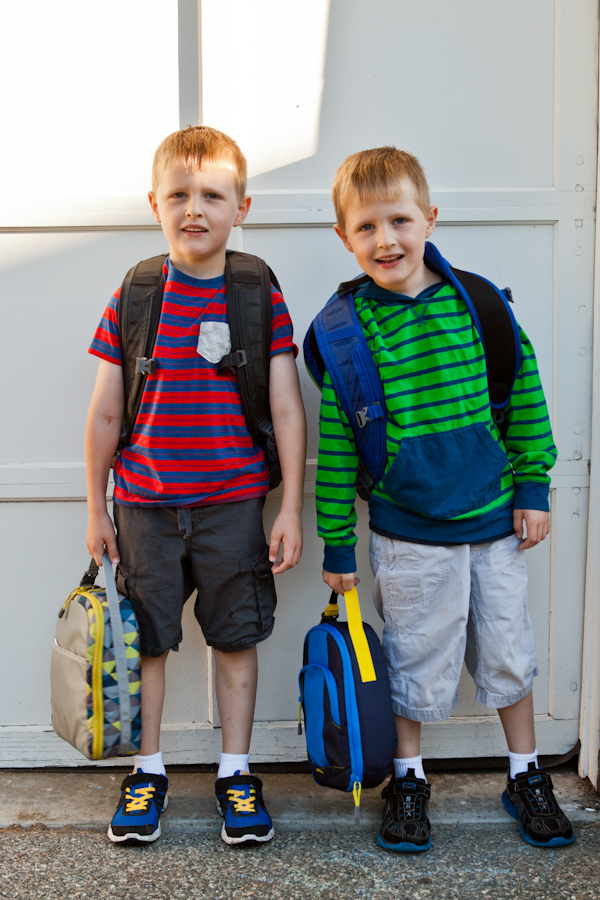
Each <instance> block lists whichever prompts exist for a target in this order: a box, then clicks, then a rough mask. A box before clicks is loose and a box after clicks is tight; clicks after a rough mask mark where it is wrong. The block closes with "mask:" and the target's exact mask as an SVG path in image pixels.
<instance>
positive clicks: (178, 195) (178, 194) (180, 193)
mask: <svg viewBox="0 0 600 900" xmlns="http://www.w3.org/2000/svg"><path fill="white" fill-rule="evenodd" d="M185 196H186V194H185V191H174V192H173V197H175V199H176V200H179V199H180V198H181V197H185Z"/></svg>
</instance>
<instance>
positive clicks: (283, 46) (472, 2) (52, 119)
mask: <svg viewBox="0 0 600 900" xmlns="http://www.w3.org/2000/svg"><path fill="white" fill-rule="evenodd" d="M200 5H201V16H200V26H201V29H200V30H201V35H202V37H201V45H200V52H199V53H198V41H197V39H196V24H195V22H196V20H197V10H196V5H195V0H179V3H176V2H175V0H144V2H141V0H105V2H104V3H103V4H101V5H96V4H94V5H92V4H82V3H76V2H74V0H61V2H58V3H57V4H54V5H53V6H52V7H49V6H47V5H46V4H42V3H23V4H21V5H19V6H17V5H14V7H12V8H11V9H8V10H3V19H4V21H3V25H4V33H5V41H4V48H3V54H2V58H1V59H0V75H1V76H3V84H4V85H5V86H8V89H5V90H4V91H3V98H2V100H1V101H0V102H1V103H2V104H3V108H2V115H3V122H4V125H5V133H6V134H9V135H10V139H9V140H5V141H3V143H2V145H1V146H0V161H1V162H2V164H3V170H4V171H5V173H9V176H10V177H8V178H7V179H6V180H7V188H8V189H7V190H3V192H2V195H1V196H0V273H1V276H2V288H3V290H2V304H3V310H2V311H3V324H4V327H3V328H2V330H1V332H0V350H1V353H0V360H1V363H0V364H1V365H2V367H3V369H2V374H3V383H4V384H5V386H6V388H7V389H5V391H4V392H3V396H2V421H3V423H4V428H3V429H2V433H1V435H0V500H3V501H4V502H0V533H1V535H2V538H3V539H2V541H0V561H1V562H2V566H1V567H0V606H1V608H2V613H3V616H4V623H5V629H6V630H5V634H8V635H9V640H8V641H5V653H4V654H3V655H2V657H1V658H0V683H2V684H3V693H2V696H1V699H0V764H1V763H3V764H5V765H41V764H52V765H65V764H69V765H74V764H78V763H84V762H85V760H84V759H83V758H81V759H78V757H77V754H76V753H75V751H70V749H69V748H68V747H67V745H64V744H62V742H60V741H59V740H58V739H57V738H55V737H54V736H53V734H52V733H51V732H50V727H49V726H50V712H49V687H48V680H47V674H48V660H49V651H50V643H51V637H52V632H53V627H54V620H55V616H56V612H57V610H58V607H59V605H60V604H61V603H62V601H63V600H64V597H65V596H66V594H67V593H68V591H69V590H70V589H71V588H72V587H73V586H74V585H75V584H76V583H77V581H78V580H79V578H80V577H81V574H82V572H83V569H84V568H85V566H86V564H87V555H86V551H85V505H84V502H83V498H84V481H83V422H84V416H85V410H86V407H87V403H88V400H89V396H90V393H91V388H92V384H93V379H94V373H95V362H94V360H93V359H92V358H91V357H89V356H87V355H86V352H85V350H86V348H87V345H88V344H89V341H90V339H91V336H92V334H93V331H94V328H95V326H96V323H97V321H98V319H99V317H100V315H101V312H102V310H103V307H104V305H105V303H106V301H107V299H108V297H109V296H110V294H111V293H112V291H113V290H114V288H115V287H116V286H117V285H118V284H119V283H120V281H121V279H122V276H123V274H124V272H125V271H126V269H127V268H128V267H129V266H130V265H131V264H132V263H133V262H135V261H136V260H137V259H140V258H142V257H145V256H150V255H153V254H154V253H156V252H159V251H161V250H163V249H164V241H163V238H162V234H161V232H160V231H159V230H158V229H157V228H156V227H155V226H154V223H153V220H152V218H151V217H150V214H149V212H148V210H147V201H146V196H145V195H146V191H147V189H148V186H149V177H150V166H151V160H152V154H153V152H154V149H155V146H156V145H157V144H158V142H159V141H160V140H161V139H162V138H163V137H164V136H165V135H166V134H168V133H169V132H170V131H172V130H174V129H175V128H177V127H179V124H180V117H183V120H184V123H185V122H187V121H190V119H191V118H192V117H193V111H194V109H195V108H196V106H198V108H199V109H200V108H201V109H202V114H203V121H205V122H206V123H207V124H210V125H213V126H215V127H218V128H222V129H223V130H226V131H228V132H229V133H231V134H232V136H233V137H235V138H236V139H238V140H239V142H240V145H241V146H242V149H243V150H244V151H245V152H246V154H247V156H248V160H249V165H250V171H251V175H252V177H251V180H250V188H251V193H252V196H253V204H252V210H251V214H250V216H249V219H248V221H247V224H246V225H245V226H244V228H243V230H242V229H237V230H236V232H235V234H234V236H233V238H232V245H234V246H236V245H237V246H239V247H240V249H245V250H247V251H249V252H256V253H259V254H260V255H264V256H265V257H266V258H267V259H268V260H269V262H270V264H271V265H272V266H273V268H274V270H275V271H276V272H277V274H278V276H279V278H280V281H281V283H282V285H283V289H284V293H285V295H286V298H287V300H288V304H289V306H290V309H291V312H292V316H293V319H294V322H295V327H296V335H297V338H298V341H299V342H301V340H302V337H303V334H304V331H305V329H306V326H307V325H308V322H309V321H310V319H311V318H312V316H313V315H314V314H315V313H316V311H317V310H318V308H319V307H320V306H321V305H322V304H323V302H324V301H325V300H326V299H327V297H328V296H329V295H330V293H331V292H332V291H333V290H334V289H335V287H336V286H337V284H338V283H339V282H340V281H341V280H344V279H345V278H347V277H348V276H351V275H353V274H354V273H355V270H356V265H355V262H354V261H353V258H352V257H351V256H350V255H349V254H348V253H347V252H346V251H345V250H344V248H343V246H342V244H341V243H340V242H339V241H338V239H337V238H336V236H335V234H334V233H333V230H332V228H331V224H332V222H333V210H332V205H331V201H330V197H329V185H330V182H331V178H332V176H333V173H334V171H335V169H336V167H337V165H338V164H339V162H341V160H342V159H343V158H344V157H345V156H346V155H348V154H349V153H351V152H354V151H355V150H358V149H362V148H364V147H367V146H377V145H380V144H384V143H394V144H396V145H397V146H399V147H402V148H404V149H407V150H410V151H412V152H415V153H417V155H418V156H419V157H420V158H421V160H422V162H423V164H424V166H425V170H426V172H427V175H428V177H429V180H430V184H431V188H432V194H433V198H434V201H435V202H436V203H438V205H439V206H440V225H439V228H438V230H437V232H436V235H435V241H436V243H437V244H438V245H439V247H440V249H441V250H442V251H443V252H444V253H445V254H446V255H447V256H448V257H449V258H450V260H451V261H452V262H453V263H454V264H456V265H459V266H462V267H465V268H469V267H471V268H474V269H475V270H477V271H480V272H481V273H482V274H484V275H487V276H488V277H490V278H491V279H492V280H495V281H498V282H499V283H500V284H501V285H502V286H503V285H504V284H509V285H510V286H511V287H512V288H513V291H514V294H515V299H516V312H517V315H518V318H519V319H520V320H521V322H522V324H523V325H524V327H525V329H526V330H527V332H528V333H529V334H530V336H531V338H532V339H533V341H534V343H535V346H536V349H537V351H538V358H539V361H540V368H541V372H542V376H543V379H544V383H545V387H546V392H547V396H548V399H549V403H550V408H551V415H552V419H553V425H554V428H555V431H556V435H557V441H558V445H559V451H560V459H559V463H558V465H557V467H556V468H555V470H554V472H555V476H554V478H553V491H552V504H553V507H552V516H553V534H552V538H551V540H550V541H548V542H546V544H545V545H544V546H541V547H539V548H537V549H536V550H534V551H532V552H531V553H530V554H529V557H528V561H529V570H530V578H531V609H532V617H533V619H534V624H535V628H536V636H537V644H538V655H539V658H540V669H541V675H540V677H539V678H538V679H537V683H536V688H535V701H536V709H537V712H538V736H539V745H540V749H541V751H542V752H544V753H563V752H566V751H568V750H569V749H570V748H571V747H572V746H573V745H574V744H575V742H576V740H577V736H578V728H579V723H578V704H579V696H580V685H579V682H580V675H581V664H582V629H583V608H584V607H583V598H584V577H585V540H586V522H587V490H588V483H589V476H588V471H587V460H588V458H589V456H590V450H589V446H590V414H591V349H590V348H591V327H592V300H593V250H594V217H595V188H596V184H595V171H596V133H595V127H594V121H595V115H596V110H597V101H596V95H597V91H596V81H597V47H596V43H597V42H596V35H597V10H596V3H595V2H593V0H574V2H570V3H569V4H568V5H567V4H566V2H565V0H555V2H551V0H503V2H501V0H489V2H487V3H485V4H482V3H481V2H480V0H455V2H454V3H452V4H449V3H447V2H446V0H428V3H427V4H422V3H419V2H417V0H372V2H371V3H369V4H364V3H363V2H362V0H306V2H305V3H303V4H302V5H301V6H299V5H297V4H287V3H280V2H276V0H254V2H253V3H250V4H249V3H247V2H245V0H202V3H201V4H200ZM178 13H179V26H178ZM24 36H26V40H24V39H23V37H24ZM24 48H25V51H24ZM180 50H181V52H183V53H184V57H183V58H182V59H181V60H178V52H179V51H180ZM194 54H196V55H199V57H200V58H201V60H202V66H201V72H200V73H199V83H200V89H199V88H198V81H195V80H194V77H195V76H194V71H195V70H194V66H195V61H194V60H195V56H194ZM180 63H181V65H180ZM182 72H185V73H186V74H185V78H183V77H182ZM190 72H191V73H192V74H190ZM13 85H14V89H13V90H11V86H13ZM7 126H8V127H7ZM33 129H35V131H34V134H35V138H34V139H33V140H32V137H31V132H32V131H33ZM25 135H26V136H27V137H26V138H25ZM299 368H300V373H301V379H302V384H303V390H304V394H305V401H306V406H307V413H308V417H309V425H310V439H309V453H308V456H309V462H308V466H307V482H306V485H307V508H306V513H305V526H306V550H305V554H304V558H303V560H302V562H301V564H300V566H299V567H298V568H297V569H296V570H294V571H293V572H291V573H288V574H286V575H285V576H283V577H282V578H280V579H278V591H279V608H278V613H277V625H276V631H275V634H274V636H273V638H272V639H271V640H269V641H267V642H266V643H265V644H263V645H262V646H261V648H260V662H261V681H260V687H259V697H258V702H257V710H256V719H257V727H256V729H255V738H254V742H253V754H254V756H255V758H262V759H280V760H282V759H288V760H291V759H302V758H304V753H305V750H304V745H303V739H300V738H298V737H297V736H296V729H295V724H294V721H295V719H296V717H297V683H296V678H297V671H298V668H299V666H300V662H301V652H302V638H303V635H304V633H305V631H306V630H307V629H308V627H310V626H311V625H312V624H314V622H315V621H317V619H318V616H319V613H320V611H321V608H322V606H323V605H324V603H325V601H326V599H327V597H326V593H327V592H326V591H324V589H323V587H322V584H321V582H320V567H321V553H322V550H321V547H320V545H319V542H318V540H317V538H316V536H315V527H314V512H313V498H312V488H311V484H314V464H313V461H314V457H315V456H316V413H317V408H318V395H317V392H316V389H315V388H314V386H313V385H312V383H311V382H310V380H309V379H308V378H307V377H306V375H305V373H304V368H303V365H302V364H300V367H299ZM276 505H277V497H270V498H269V500H268V503H267V513H266V516H267V520H268V521H269V520H270V519H272V517H273V515H274V513H275V509H276ZM365 513H366V510H365V507H364V505H363V506H362V507H361V513H360V529H359V531H360V543H359V568H360V574H361V577H362V578H363V589H362V590H361V597H362V605H363V611H364V614H365V618H367V619H368V620H370V621H371V622H372V623H373V624H375V625H377V627H379V625H378V623H377V622H376V616H375V613H374V611H373V609H372V608H371V604H370V600H369V587H370V574H369V570H368V559H367V552H366V543H367V535H368V526H367V521H366V514H365ZM24 660H25V661H26V664H25V665H24V664H23V663H24ZM165 721H166V730H165V750H166V753H167V757H168V759H169V760H170V761H177V762H208V761H212V760H213V759H215V758H216V757H215V755H216V753H217V751H218V745H219V731H218V728H215V727H214V726H215V725H218V716H217V713H216V711H215V708H214V697H213V688H212V668H211V660H210V656H209V655H207V653H206V648H205V647H204V645H203V642H202V640H201V637H200V635H199V633H198V630H197V628H195V625H194V622H193V619H192V616H191V615H190V613H189V611H188V612H187V613H186V620H185V629H184V642H183V645H182V650H181V652H180V653H179V654H178V655H177V656H175V655H174V656H173V659H172V660H171V661H170V666H169V689H168V698H167V708H166V715H165ZM425 752H426V755H429V756H443V757H456V756H477V755H500V754H502V753H503V752H504V749H503V742H502V739H501V734H500V730H499V726H498V723H497V719H496V717H495V714H490V713H489V711H487V710H485V709H484V708H483V707H481V706H480V705H479V704H477V703H475V701H474V692H473V690H472V686H471V685H470V684H469V682H468V681H465V682H464V683H463V684H462V686H461V703H460V705H459V707H458V708H457V710H456V712H455V715H454V716H453V718H452V719H451V720H450V721H449V722H448V723H442V724H440V725H438V726H431V727H429V728H427V729H426V731H425Z"/></svg>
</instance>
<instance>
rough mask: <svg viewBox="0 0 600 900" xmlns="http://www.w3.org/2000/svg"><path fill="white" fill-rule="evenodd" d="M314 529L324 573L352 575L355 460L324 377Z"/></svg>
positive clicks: (328, 381)
mask: <svg viewBox="0 0 600 900" xmlns="http://www.w3.org/2000/svg"><path fill="white" fill-rule="evenodd" d="M319 431H320V437H319V461H318V467H317V485H316V500H317V529H318V533H319V536H320V537H322V538H323V540H324V541H325V561H324V563H323V565H324V568H325V570H326V571H327V572H338V573H342V574H344V573H348V572H355V571H356V557H355V552H354V547H355V545H356V535H355V533H354V529H355V527H356V512H355V509H354V501H355V498H356V475H357V472H358V464H359V458H358V454H357V452H356V444H355V441H354V437H353V435H352V429H351V428H350V425H349V424H348V419H347V417H346V415H345V413H344V412H343V411H342V410H341V409H340V406H339V404H338V400H337V396H336V394H335V391H334V390H333V386H332V383H331V378H330V376H329V373H328V372H326V373H325V378H324V381H323V393H322V396H321V412H320V417H319Z"/></svg>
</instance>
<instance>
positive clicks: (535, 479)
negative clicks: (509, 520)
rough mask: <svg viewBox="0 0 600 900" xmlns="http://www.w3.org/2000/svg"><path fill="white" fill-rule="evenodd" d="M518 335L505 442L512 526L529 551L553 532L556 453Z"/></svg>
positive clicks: (531, 355) (530, 357) (527, 349)
mask: <svg viewBox="0 0 600 900" xmlns="http://www.w3.org/2000/svg"><path fill="white" fill-rule="evenodd" d="M519 333H520V337H521V351H522V360H521V368H520V370H519V373H518V375H517V378H516V380H515V384H514V388H513V392H512V395H511V399H510V403H509V405H508V407H507V409H506V415H507V417H508V423H509V424H508V430H507V433H506V439H505V441H504V443H505V446H506V450H507V453H508V457H509V459H510V462H511V465H512V467H513V474H514V482H515V498H514V504H513V507H514V508H513V527H514V529H515V533H516V534H517V537H519V538H521V539H522V540H521V544H520V549H521V550H527V549H528V548H529V547H534V546H535V545H536V544H538V543H539V542H540V541H543V540H544V538H545V537H546V535H547V534H548V532H549V531H550V516H549V512H548V510H549V506H548V491H549V487H550V476H549V475H548V474H547V473H548V470H549V469H551V468H552V466H553V465H554V463H555V462H556V457H557V450H556V447H555V445H554V441H553V438H552V429H551V427H550V419H549V417H548V409H547V407H546V400H545V398H544V392H543V390H542V384H541V381H540V376H539V372H538V367H537V361H536V358H535V352H534V349H533V346H532V345H531V342H530V341H529V338H528V337H527V335H526V334H525V332H524V331H523V330H522V329H521V328H520V329H519ZM523 523H525V528H526V530H527V537H526V538H524V536H523Z"/></svg>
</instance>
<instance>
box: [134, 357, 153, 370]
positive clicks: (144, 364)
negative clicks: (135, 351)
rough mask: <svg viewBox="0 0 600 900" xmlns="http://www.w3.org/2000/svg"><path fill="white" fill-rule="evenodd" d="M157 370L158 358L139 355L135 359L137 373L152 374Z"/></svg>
mask: <svg viewBox="0 0 600 900" xmlns="http://www.w3.org/2000/svg"><path fill="white" fill-rule="evenodd" d="M155 371H156V360H155V359H148V358H147V357H146V356H138V357H137V358H136V361H135V374H136V375H152V374H154V372H155Z"/></svg>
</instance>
